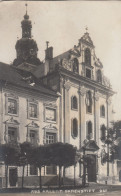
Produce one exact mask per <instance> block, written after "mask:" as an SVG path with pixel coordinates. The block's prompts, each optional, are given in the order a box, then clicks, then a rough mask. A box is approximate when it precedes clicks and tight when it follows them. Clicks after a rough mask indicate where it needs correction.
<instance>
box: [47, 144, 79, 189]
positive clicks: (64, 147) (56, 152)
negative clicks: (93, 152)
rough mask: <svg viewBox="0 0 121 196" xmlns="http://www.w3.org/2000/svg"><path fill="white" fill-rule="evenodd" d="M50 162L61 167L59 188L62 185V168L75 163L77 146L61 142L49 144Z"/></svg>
mask: <svg viewBox="0 0 121 196" xmlns="http://www.w3.org/2000/svg"><path fill="white" fill-rule="evenodd" d="M48 149H49V150H50V155H49V157H50V163H51V164H53V165H56V166H58V167H59V188H60V187H61V169H62V167H64V170H65V168H66V167H69V166H72V165H75V156H76V148H74V147H73V146H72V145H71V144H67V143H66V144H64V143H61V142H58V143H53V144H50V145H48Z"/></svg>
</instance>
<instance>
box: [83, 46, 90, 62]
mask: <svg viewBox="0 0 121 196" xmlns="http://www.w3.org/2000/svg"><path fill="white" fill-rule="evenodd" d="M87 51H89V54H88V56H89V55H90V56H89V57H88V58H90V59H89V62H87V60H86V58H87V54H86V53H87ZM84 62H85V64H86V65H87V66H91V50H90V48H88V47H87V48H85V50H84Z"/></svg>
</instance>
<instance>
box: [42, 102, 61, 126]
mask: <svg viewBox="0 0 121 196" xmlns="http://www.w3.org/2000/svg"><path fill="white" fill-rule="evenodd" d="M47 110H53V111H54V120H51V119H47ZM57 120H58V119H57V106H56V105H52V104H44V121H45V122H50V123H54V124H56V123H57Z"/></svg>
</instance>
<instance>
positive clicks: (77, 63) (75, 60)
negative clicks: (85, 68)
mask: <svg viewBox="0 0 121 196" xmlns="http://www.w3.org/2000/svg"><path fill="white" fill-rule="evenodd" d="M75 64H76V65H75ZM75 66H77V71H75V70H76V69H75ZM73 73H76V74H79V60H78V59H77V58H74V59H73Z"/></svg>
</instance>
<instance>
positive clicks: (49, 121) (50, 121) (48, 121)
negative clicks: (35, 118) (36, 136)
mask: <svg viewBox="0 0 121 196" xmlns="http://www.w3.org/2000/svg"><path fill="white" fill-rule="evenodd" d="M45 122H47V123H53V124H56V123H57V122H56V121H52V120H47V119H45Z"/></svg>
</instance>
